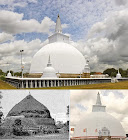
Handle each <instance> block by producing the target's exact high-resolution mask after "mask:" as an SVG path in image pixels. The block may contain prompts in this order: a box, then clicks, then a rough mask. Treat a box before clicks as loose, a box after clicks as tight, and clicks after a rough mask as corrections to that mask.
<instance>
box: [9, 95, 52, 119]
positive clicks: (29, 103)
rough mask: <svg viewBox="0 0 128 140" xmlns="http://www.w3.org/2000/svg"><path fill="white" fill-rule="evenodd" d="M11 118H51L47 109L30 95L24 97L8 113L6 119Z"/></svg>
mask: <svg viewBox="0 0 128 140" xmlns="http://www.w3.org/2000/svg"><path fill="white" fill-rule="evenodd" d="M12 116H24V117H27V118H29V117H31V118H34V117H36V118H37V117H38V118H51V116H50V112H49V110H48V109H47V107H45V106H44V105H43V104H41V103H40V102H38V101H37V100H36V99H35V98H33V96H31V95H28V96H26V97H25V98H24V99H23V100H22V101H20V102H19V103H18V104H16V105H15V106H14V107H13V108H12V109H11V110H10V111H9V113H8V115H7V117H12Z"/></svg>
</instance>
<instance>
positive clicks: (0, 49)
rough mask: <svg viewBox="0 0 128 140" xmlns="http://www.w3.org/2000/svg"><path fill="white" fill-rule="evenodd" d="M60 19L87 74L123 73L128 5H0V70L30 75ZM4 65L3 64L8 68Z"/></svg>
mask: <svg viewBox="0 0 128 140" xmlns="http://www.w3.org/2000/svg"><path fill="white" fill-rule="evenodd" d="M58 13H59V14H60V18H61V22H62V27H63V33H65V34H68V35H70V39H71V44H73V45H74V46H75V47H76V48H77V49H78V50H80V51H81V52H82V53H83V55H84V56H85V57H86V58H87V59H89V61H90V62H89V63H90V67H91V70H92V71H103V70H104V69H106V68H108V67H115V68H119V67H122V68H124V69H127V67H128V63H127V60H128V54H127V51H128V49H127V48H128V47H127V44H128V39H127V36H128V20H127V19H128V2H127V0H47V1H46V0H0V69H2V70H4V71H6V70H7V69H11V70H14V71H20V52H19V51H20V49H24V53H23V63H24V71H25V72H29V68H30V63H31V60H32V57H33V55H34V54H35V53H36V52H37V51H38V50H39V49H40V48H42V47H43V46H44V45H45V44H47V42H48V41H47V37H48V36H49V35H51V34H52V33H53V32H54V28H55V22H56V18H57V14H58ZM7 63H8V64H7Z"/></svg>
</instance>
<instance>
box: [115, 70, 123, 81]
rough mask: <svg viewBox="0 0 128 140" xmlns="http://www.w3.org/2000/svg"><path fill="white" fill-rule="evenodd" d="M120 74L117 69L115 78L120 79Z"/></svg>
mask: <svg viewBox="0 0 128 140" xmlns="http://www.w3.org/2000/svg"><path fill="white" fill-rule="evenodd" d="M121 77H122V76H121V74H120V72H119V70H118V73H117V75H116V79H120V78H121Z"/></svg>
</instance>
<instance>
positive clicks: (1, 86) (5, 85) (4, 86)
mask: <svg viewBox="0 0 128 140" xmlns="http://www.w3.org/2000/svg"><path fill="white" fill-rule="evenodd" d="M0 89H16V88H15V87H13V86H11V85H9V84H8V83H6V82H4V81H2V80H0Z"/></svg>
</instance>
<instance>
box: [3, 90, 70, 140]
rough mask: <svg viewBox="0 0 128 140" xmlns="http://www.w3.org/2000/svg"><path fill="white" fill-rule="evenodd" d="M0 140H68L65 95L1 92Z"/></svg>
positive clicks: (67, 93) (36, 92) (52, 91)
mask: <svg viewBox="0 0 128 140" xmlns="http://www.w3.org/2000/svg"><path fill="white" fill-rule="evenodd" d="M0 103H1V104H0V139H7V140H14V139H24V140H26V139H30V140H31V139H33V140H38V139H40V140H46V139H47V140H69V91H66V90H62V91H61V90H58V91H57V90H31V91H29V90H18V91H16V90H1V92H0Z"/></svg>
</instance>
